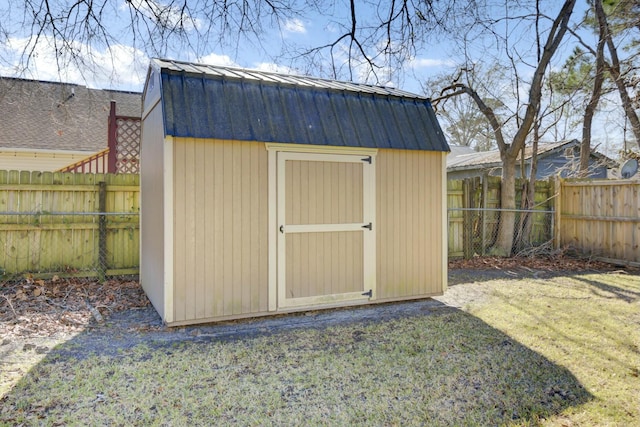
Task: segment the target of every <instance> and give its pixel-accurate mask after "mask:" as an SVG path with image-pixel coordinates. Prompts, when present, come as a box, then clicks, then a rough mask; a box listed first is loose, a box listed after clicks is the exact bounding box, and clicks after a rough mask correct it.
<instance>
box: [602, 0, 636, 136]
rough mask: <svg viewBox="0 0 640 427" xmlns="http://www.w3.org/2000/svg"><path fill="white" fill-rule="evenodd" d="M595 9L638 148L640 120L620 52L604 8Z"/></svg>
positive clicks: (611, 69)
mask: <svg viewBox="0 0 640 427" xmlns="http://www.w3.org/2000/svg"><path fill="white" fill-rule="evenodd" d="M596 3H598V2H596ZM595 9H596V14H597V17H598V24H599V25H603V26H604V31H605V37H604V38H605V42H606V44H607V48H608V50H609V55H611V66H609V67H608V69H609V72H610V73H611V77H612V78H613V81H614V83H615V84H616V87H617V88H618V93H619V94H620V100H621V101H622V107H623V108H624V112H625V114H626V115H627V118H628V119H629V122H630V123H631V130H632V131H633V136H634V137H635V139H636V144H638V147H640V118H638V114H637V113H636V111H635V109H634V108H633V102H632V101H631V97H630V96H629V93H628V92H627V87H626V84H625V81H624V79H623V78H622V76H621V74H620V60H619V59H618V51H617V49H616V46H615V44H614V43H613V38H612V37H611V31H610V29H609V24H608V23H607V16H606V14H605V13H604V9H603V8H602V7H596V8H595Z"/></svg>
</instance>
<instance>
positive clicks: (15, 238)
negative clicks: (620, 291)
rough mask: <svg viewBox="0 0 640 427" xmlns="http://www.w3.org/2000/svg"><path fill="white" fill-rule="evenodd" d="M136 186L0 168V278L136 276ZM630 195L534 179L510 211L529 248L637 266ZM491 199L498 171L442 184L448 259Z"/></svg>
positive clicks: (132, 178) (638, 210) (481, 229)
mask: <svg viewBox="0 0 640 427" xmlns="http://www.w3.org/2000/svg"><path fill="white" fill-rule="evenodd" d="M521 189H522V187H520V191H521ZM139 191H140V188H139V176H138V175H134V174H118V175H116V174H78V173H61V172H16V171H10V172H9V171H0V278H5V279H6V278H7V277H15V276H16V275H21V274H35V275H40V276H47V275H49V276H51V275H54V274H56V275H61V274H63V275H76V276H77V275H82V276H98V277H104V276H108V275H120V274H127V275H128V274H137V273H138V266H139V260H140V253H139V252H140V251H139V246H140V245H139V242H140V236H139V222H140V221H139V209H140V204H139V203H140V201H139V200H140V199H139ZM638 196H640V182H637V181H593V180H590V181H576V180H559V181H555V182H540V183H538V184H537V185H536V193H535V200H536V206H537V208H536V209H534V210H518V209H516V210H515V211H516V212H517V218H516V223H517V222H518V221H519V216H520V215H522V214H525V213H526V214H529V215H530V218H531V221H532V222H531V224H532V225H531V228H530V232H529V235H528V236H526V237H527V244H529V245H531V246H535V245H541V244H545V243H547V242H549V241H550V240H551V239H554V241H555V243H556V245H557V246H562V247H566V246H571V247H574V248H575V249H577V250H578V251H581V252H584V253H587V254H590V255H592V256H596V257H602V258H606V259H616V260H623V261H626V262H630V263H640V201H639V200H638V198H639V197H638ZM499 197H500V180H499V178H490V179H488V180H485V181H484V182H481V181H479V180H473V179H470V180H461V181H449V182H448V195H447V198H448V247H449V256H450V257H472V256H476V255H480V256H482V255H486V254H488V253H489V249H490V248H491V246H492V245H493V243H494V242H495V239H496V235H497V230H498V222H499V220H500V213H501V212H504V211H505V209H501V208H500V206H499ZM519 197H520V196H518V197H517V199H519ZM554 212H555V213H554Z"/></svg>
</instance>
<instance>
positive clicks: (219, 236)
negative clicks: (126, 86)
mask: <svg viewBox="0 0 640 427" xmlns="http://www.w3.org/2000/svg"><path fill="white" fill-rule="evenodd" d="M174 171H175V173H174V186H175V196H174V206H175V228H174V236H175V237H174V239H175V244H174V247H175V253H174V259H175V271H174V279H175V291H174V304H175V306H174V307H175V321H176V322H183V321H188V320H198V319H207V318H215V317H222V316H238V315H244V314H250V313H259V312H265V311H267V310H268V300H267V298H268V282H267V280H268V265H267V220H268V218H267V208H268V203H267V202H268V200H267V151H266V149H265V147H264V144H262V143H250V142H237V141H236V142H232V141H219V140H198V139H190V138H178V139H176V140H175V144H174Z"/></svg>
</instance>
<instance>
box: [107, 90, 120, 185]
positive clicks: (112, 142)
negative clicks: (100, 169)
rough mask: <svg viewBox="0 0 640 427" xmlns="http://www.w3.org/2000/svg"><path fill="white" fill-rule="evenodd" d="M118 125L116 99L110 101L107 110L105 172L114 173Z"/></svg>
mask: <svg viewBox="0 0 640 427" xmlns="http://www.w3.org/2000/svg"><path fill="white" fill-rule="evenodd" d="M117 133H118V126H117V123H116V101H111V108H110V110H109V134H108V137H107V144H108V147H109V155H108V156H107V172H108V173H116V172H117V171H116V160H117V149H118V147H117V145H118V144H117V141H116V137H117Z"/></svg>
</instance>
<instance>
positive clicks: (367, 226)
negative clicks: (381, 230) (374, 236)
mask: <svg viewBox="0 0 640 427" xmlns="http://www.w3.org/2000/svg"><path fill="white" fill-rule="evenodd" d="M362 228H368V229H369V230H373V224H371V223H369V224H367V225H363V226H362Z"/></svg>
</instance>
